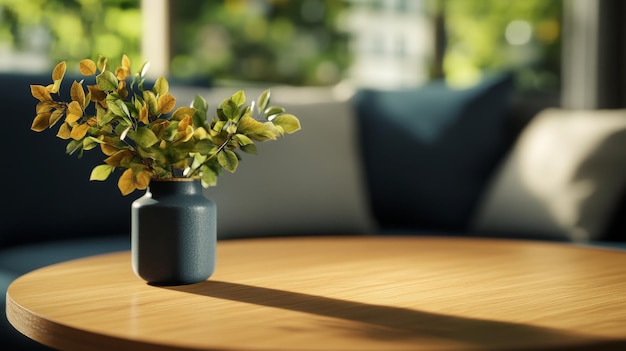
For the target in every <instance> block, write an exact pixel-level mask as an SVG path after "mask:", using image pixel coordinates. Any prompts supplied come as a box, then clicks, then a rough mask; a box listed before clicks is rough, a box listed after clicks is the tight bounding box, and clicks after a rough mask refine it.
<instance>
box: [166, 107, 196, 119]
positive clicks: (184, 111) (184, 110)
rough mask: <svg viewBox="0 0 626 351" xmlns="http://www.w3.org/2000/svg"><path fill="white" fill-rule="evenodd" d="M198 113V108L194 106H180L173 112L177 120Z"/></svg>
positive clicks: (173, 117) (173, 116)
mask: <svg viewBox="0 0 626 351" xmlns="http://www.w3.org/2000/svg"><path fill="white" fill-rule="evenodd" d="M195 113H196V109H195V108H193V107H185V106H183V107H179V108H177V109H176V111H174V113H172V119H173V120H175V121H180V120H182V119H183V118H185V117H187V116H189V117H191V116H193V115H194V114H195Z"/></svg>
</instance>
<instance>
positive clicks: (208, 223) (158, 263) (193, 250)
mask: <svg viewBox="0 0 626 351" xmlns="http://www.w3.org/2000/svg"><path fill="white" fill-rule="evenodd" d="M131 227H132V228H131V252H132V266H133V271H134V272H135V274H136V275H137V276H139V277H140V278H142V279H143V280H145V281H147V282H148V283H150V284H153V285H182V284H192V283H197V282H200V281H204V280H206V279H207V278H209V277H210V276H211V274H213V271H214V269H215V246H216V240H217V235H216V206H215V203H214V202H213V201H211V200H210V199H208V198H206V197H205V196H204V194H203V192H202V185H201V183H200V180H197V179H188V178H175V179H171V180H154V179H153V180H151V181H150V186H149V187H148V189H147V191H146V193H145V195H143V196H142V197H140V198H139V199H137V200H135V201H134V202H133V204H132V207H131Z"/></svg>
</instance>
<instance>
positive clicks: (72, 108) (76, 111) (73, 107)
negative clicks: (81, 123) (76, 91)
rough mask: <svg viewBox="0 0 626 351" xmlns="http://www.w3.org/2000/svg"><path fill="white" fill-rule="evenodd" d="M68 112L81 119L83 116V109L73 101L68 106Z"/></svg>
mask: <svg viewBox="0 0 626 351" xmlns="http://www.w3.org/2000/svg"><path fill="white" fill-rule="evenodd" d="M67 112H68V113H71V114H73V115H77V116H80V117H82V116H83V109H82V108H81V106H80V104H79V103H78V102H77V101H72V102H70V103H69V105H67Z"/></svg>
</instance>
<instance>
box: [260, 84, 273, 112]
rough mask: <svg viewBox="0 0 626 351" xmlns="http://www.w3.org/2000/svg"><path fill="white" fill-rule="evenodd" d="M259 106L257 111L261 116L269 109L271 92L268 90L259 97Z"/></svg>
mask: <svg viewBox="0 0 626 351" xmlns="http://www.w3.org/2000/svg"><path fill="white" fill-rule="evenodd" d="M257 103H258V106H257V110H258V112H259V114H262V113H263V111H265V109H266V108H267V106H268V105H269V103H270V90H269V89H267V90H265V91H264V92H262V93H261V95H259V99H258V100H257Z"/></svg>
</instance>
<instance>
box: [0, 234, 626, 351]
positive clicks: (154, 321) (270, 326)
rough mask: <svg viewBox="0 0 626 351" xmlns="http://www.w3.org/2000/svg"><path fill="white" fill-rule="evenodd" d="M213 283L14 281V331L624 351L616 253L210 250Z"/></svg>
mask: <svg viewBox="0 0 626 351" xmlns="http://www.w3.org/2000/svg"><path fill="white" fill-rule="evenodd" d="M217 254H218V261H217V263H218V265H217V269H216V273H215V274H214V275H213V276H212V277H211V278H210V279H209V280H208V281H205V282H202V283H198V284H193V285H187V286H169V287H157V286H150V285H147V284H146V283H144V282H143V281H141V280H139V279H138V278H137V277H135V276H134V275H133V273H132V271H131V265H130V254H129V253H128V252H121V253H114V254H107V255H101V256H95V257H90V258H84V259H79V260H74V261H69V262H66V263H60V264H56V265H52V266H49V267H45V268H42V269H38V270H36V271H33V272H31V273H28V274H25V275H24V276H22V277H20V278H18V279H17V280H16V281H14V282H13V283H12V284H11V286H10V287H9V289H8V293H7V316H8V318H9V321H10V322H11V323H12V324H13V325H14V326H15V327H16V328H17V329H18V330H19V331H21V332H22V333H24V334H25V335H27V336H29V337H30V338H32V339H35V340H37V341H39V342H41V343H43V344H46V345H49V346H53V347H55V348H59V349H63V350H507V349H511V350H512V349H516V350H520V349H521V350H529V349H539V350H549V349H558V350H567V349H574V350H577V349H578V350H587V349H591V350H602V349H615V350H626V253H625V252H623V251H612V250H605V249H591V248H584V247H576V246H569V245H564V244H563V245H561V244H554V243H544V242H526V241H514V240H510V241H507V240H489V239H460V238H430V237H318V238H305V237H301V238H282V239H281V238H277V239H249V240H233V241H221V242H219V243H218V251H217Z"/></svg>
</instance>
